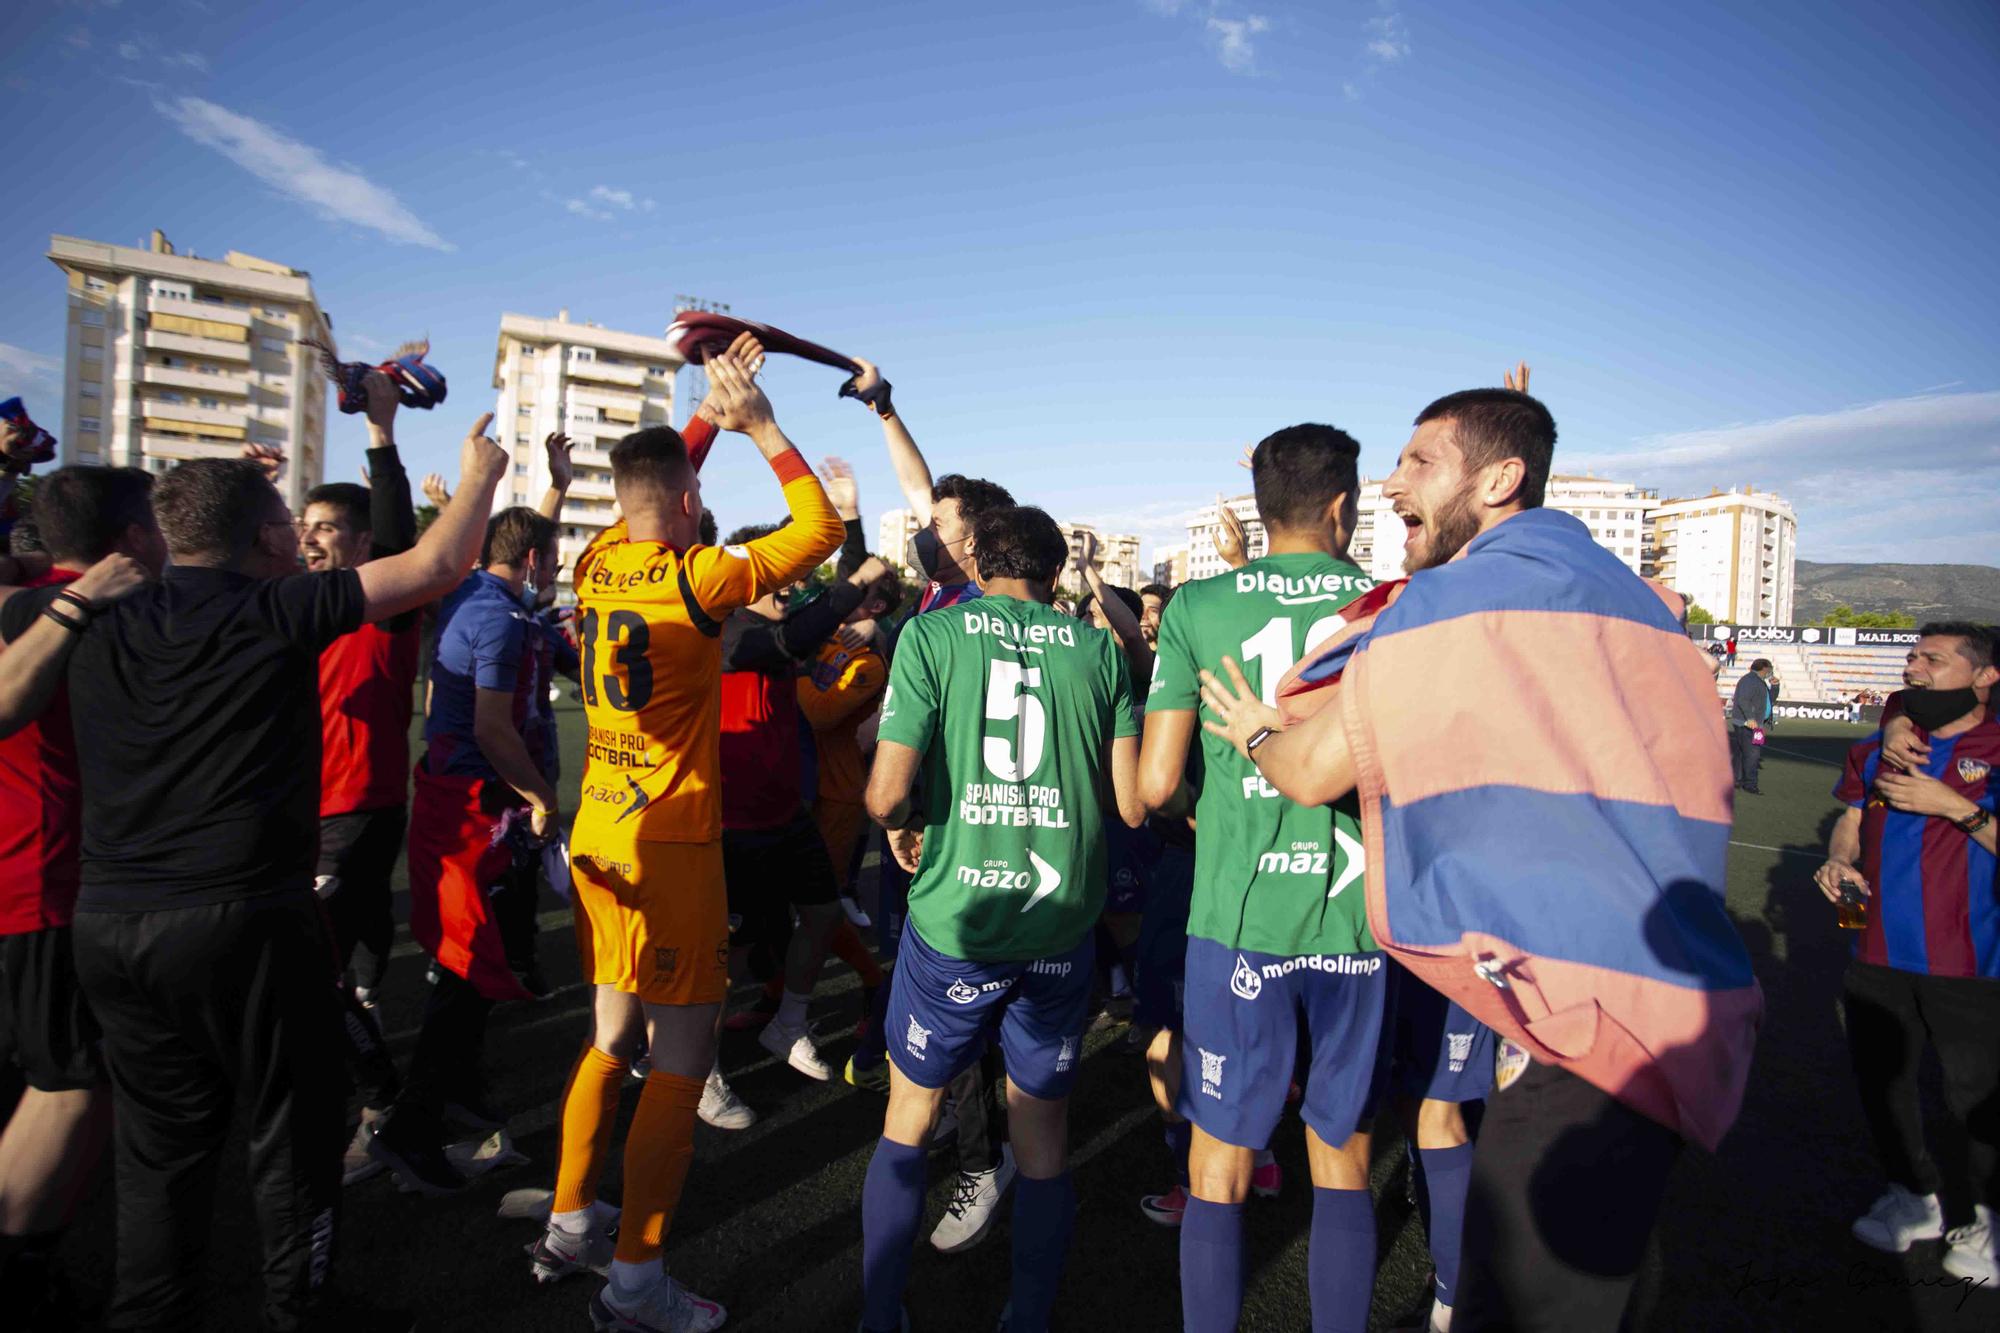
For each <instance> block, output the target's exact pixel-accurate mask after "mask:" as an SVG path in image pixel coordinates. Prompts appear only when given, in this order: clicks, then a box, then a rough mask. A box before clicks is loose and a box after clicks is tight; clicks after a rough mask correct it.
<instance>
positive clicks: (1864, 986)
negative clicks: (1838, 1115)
mask: <svg viewBox="0 0 2000 1333" xmlns="http://www.w3.org/2000/svg"><path fill="white" fill-rule="evenodd" d="M1994 647H1995V644H1994V638H1993V632H1992V631H1991V630H1990V629H1988V628H1986V627H1984V626H1979V625H1972V624H1964V623H1958V622H1951V623H1940V624H1932V625H1926V626H1924V627H1923V628H1922V629H1921V630H1919V631H1918V639H1917V643H1916V645H1915V646H1914V647H1912V648H1911V649H1910V655H1909V663H1908V665H1907V666H1906V667H1905V668H1904V671H1903V680H1904V683H1905V684H1907V685H1908V686H1910V688H1909V689H1907V690H1905V691H1904V692H1903V693H1902V695H1901V698H1902V701H1903V705H1904V711H1905V712H1906V714H1907V715H1908V717H1909V720H1910V721H1911V722H1912V723H1913V724H1914V725H1915V726H1916V727H1917V728H1919V729H1920V731H1921V732H1923V733H1926V734H1927V736H1928V743H1927V745H1926V746H1924V747H1921V748H1916V749H1914V750H1913V751H1912V753H1914V754H1917V755H1920V756H1921V759H1920V761H1919V763H1918V764H1917V765H1915V766H1913V767H1908V768H1905V767H1900V766H1898V765H1897V764H1896V763H1894V762H1892V761H1886V760H1885V759H1884V756H1883V746H1882V738H1881V736H1880V735H1879V734H1878V735H1876V736H1873V737H1870V738H1869V739H1868V740H1866V741H1863V742H1861V743H1860V744H1858V745H1856V746H1854V747H1853V749H1851V750H1850V751H1849V752H1848V756H1847V766H1846V770H1845V771H1844V772H1843V773H1842V775H1841V779H1840V782H1839V784H1838V785H1837V786H1836V787H1835V788H1834V795H1835V796H1836V797H1838V798H1839V799H1840V800H1841V801H1842V802H1844V803H1845V804H1846V806H1847V810H1846V812H1845V813H1844V814H1842V815H1841V817H1840V820H1839V822H1838V823H1837V824H1835V826H1834V830H1833V835H1832V837H1831V838H1830V839H1829V842H1828V847H1827V861H1826V864H1825V865H1823V866H1821V867H1820V869H1819V870H1818V872H1817V873H1816V874H1815V875H1814V876H1813V879H1814V882H1815V883H1816V884H1817V885H1818V886H1819V889H1820V892H1821V893H1823V894H1825V895H1826V897H1827V898H1828V899H1829V900H1830V901H1832V902H1834V903H1836V904H1838V905H1839V906H1840V924H1841V925H1842V926H1844V927H1847V928H1850V929H1854V930H1856V931H1858V932H1859V934H1858V936H1857V937H1856V944H1855V951H1854V961H1853V962H1852V963H1851V964H1849V966H1848V970H1847V979H1846V985H1845V995H1844V997H1843V999H1844V1004H1845V1008H1846V1015H1847V1040H1848V1048H1849V1051H1850V1053H1851V1055H1852V1058H1853V1061H1854V1074H1855V1081H1856V1083H1857V1084H1858V1085H1859V1090H1860V1093H1861V1102H1862V1108H1863V1110H1864V1111H1865V1112H1866V1114H1867V1117H1868V1125H1869V1130H1870V1132H1871V1133H1872V1134H1873V1136H1874V1139H1875V1148H1876V1153H1877V1155H1878V1156H1879V1157H1880V1159H1881V1162H1882V1168H1883V1171H1884V1173H1885V1174H1886V1175H1887V1176H1888V1189H1887V1191H1886V1192H1884V1193H1883V1195H1882V1197H1881V1198H1879V1199H1877V1200H1876V1201H1875V1204H1874V1206H1873V1207H1872V1208H1870V1209H1869V1211H1868V1212H1867V1213H1866V1214H1865V1215H1863V1216H1862V1217H1860V1218H1858V1219H1857V1220H1856V1221H1855V1223H1854V1234H1855V1236H1856V1238H1858V1239H1859V1240H1861V1241H1862V1242H1863V1243H1864V1244H1867V1245H1871V1246H1873V1247H1874V1248H1876V1249H1878V1250H1886V1251H1888V1252H1890V1253H1894V1254H1900V1253H1902V1252H1903V1251H1905V1250H1907V1249H1909V1247H1910V1244H1911V1242H1913V1241H1917V1240H1932V1239H1936V1238H1938V1237H1940V1236H1942V1237H1943V1238H1944V1239H1945V1240H1946V1241H1947V1243H1948V1248H1947V1252H1946V1254H1945V1257H1944V1268H1945V1271H1946V1272H1948V1273H1951V1274H1953V1275H1954V1276H1957V1277H1966V1278H1985V1279H1987V1280H1988V1281H1995V1280H2000V1258H1996V1230H2000V1222H1996V1217H1995V1210H1996V1208H2000V1042H1996V1041H1995V1040H1994V1033H1995V1032H1996V1031H2000V894H1996V888H1995V873H1996V870H2000V861H1996V859H1995V855H1994V847H1995V842H1994V833H1995V828H1996V824H1995V820H1994V808H1995V801H1996V798H2000V785H1996V784H1995V783H1994V782H1993V781H1992V770H1993V767H1994V766H1995V765H2000V723H1996V722H1994V721H1993V720H1992V718H1990V717H1989V716H1988V714H1987V700H1988V696H1989V693H1990V691H1991V690H1992V688H1993V686H1994V685H1995V684H2000V670H1996V669H1995V666H1994ZM1927 1042H1928V1043H1929V1044H1930V1045H1931V1046H1932V1047H1933V1048H1935V1050H1936V1051H1937V1055H1938V1061H1939V1064H1940V1065H1941V1066H1942V1067H1943V1070H1944V1090H1945V1100H1946V1103H1947V1105H1948V1106H1949V1107H1950V1110H1951V1115H1952V1119H1953V1120H1954V1121H1955V1122H1957V1123H1956V1124H1955V1125H1954V1129H1956V1130H1958V1131H1960V1132H1962V1133H1963V1134H1964V1135H1965V1136H1966V1138H1967V1140H1968V1143H1967V1146H1966V1152H1965V1157H1964V1161H1965V1167H1966V1179H1965V1180H1964V1181H1962V1182H1945V1183H1947V1184H1952V1185H1954V1186H1963V1187H1964V1191H1965V1192H1964V1193H1963V1194H1961V1195H1947V1197H1946V1198H1945V1199H1944V1200H1943V1202H1942V1203H1941V1202H1940V1199H1939V1196H1938V1189H1939V1185H1940V1180H1939V1173H1938V1170H1937V1167H1936V1166H1935V1164H1934V1163H1933V1162H1932V1160H1931V1156H1930V1153H1929V1152H1928V1150H1927V1149H1926V1148H1925V1146H1924V1133H1923V1119H1922V1113H1921V1111H1920V1109H1919V1103H1918V1098H1917V1069H1918V1066H1919V1064H1920V1062H1921V1059H1922V1055H1923V1048H1924V1045H1925V1044H1926V1043H1927ZM1947 1212H1950V1213H1952V1214H1954V1215H1956V1216H1958V1217H1959V1219H1960V1221H1961V1223H1962V1225H1959V1226H1955V1227H1953V1228H1951V1229H1950V1230H1949V1231H1947V1230H1946V1229H1945V1215H1946V1213H1947Z"/></svg>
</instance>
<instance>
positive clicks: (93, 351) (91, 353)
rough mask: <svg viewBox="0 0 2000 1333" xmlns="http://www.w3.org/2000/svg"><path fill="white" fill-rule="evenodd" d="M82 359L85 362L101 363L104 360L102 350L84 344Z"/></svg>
mask: <svg viewBox="0 0 2000 1333" xmlns="http://www.w3.org/2000/svg"><path fill="white" fill-rule="evenodd" d="M83 359H84V360H86V361H102V360H103V359H104V349H103V348H102V347H97V346H94V345H92V344H90V343H85V344H84V347H83Z"/></svg>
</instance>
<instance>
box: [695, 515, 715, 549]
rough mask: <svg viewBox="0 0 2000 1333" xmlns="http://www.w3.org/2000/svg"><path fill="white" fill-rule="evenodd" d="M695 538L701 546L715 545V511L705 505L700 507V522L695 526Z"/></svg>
mask: <svg viewBox="0 0 2000 1333" xmlns="http://www.w3.org/2000/svg"><path fill="white" fill-rule="evenodd" d="M694 530H695V536H696V537H697V538H699V539H700V541H701V544H702V545H703V546H713V545H715V511H714V510H713V509H710V508H709V507H708V506H707V505H703V506H702V507H701V522H699V523H697V524H696V525H695V529H694Z"/></svg>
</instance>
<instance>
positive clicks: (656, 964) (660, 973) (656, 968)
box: [653, 944, 681, 981]
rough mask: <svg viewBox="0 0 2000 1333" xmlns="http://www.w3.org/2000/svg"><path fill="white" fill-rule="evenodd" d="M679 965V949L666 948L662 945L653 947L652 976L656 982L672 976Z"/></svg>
mask: <svg viewBox="0 0 2000 1333" xmlns="http://www.w3.org/2000/svg"><path fill="white" fill-rule="evenodd" d="M680 965H681V951H680V950H679V949H677V948H668V947H667V946H666V945H663V944H656V945H654V946H653V976H654V978H655V979H656V980H659V981H665V980H666V979H667V978H668V977H671V976H672V975H673V974H674V969H675V968H677V967H679V966H680Z"/></svg>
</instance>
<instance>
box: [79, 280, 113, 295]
mask: <svg viewBox="0 0 2000 1333" xmlns="http://www.w3.org/2000/svg"><path fill="white" fill-rule="evenodd" d="M83 289H84V290H85V291H87V292H108V291H110V290H111V284H110V283H108V282H106V281H105V280H104V279H102V278H88V277H87V278H85V279H84V280H83Z"/></svg>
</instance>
